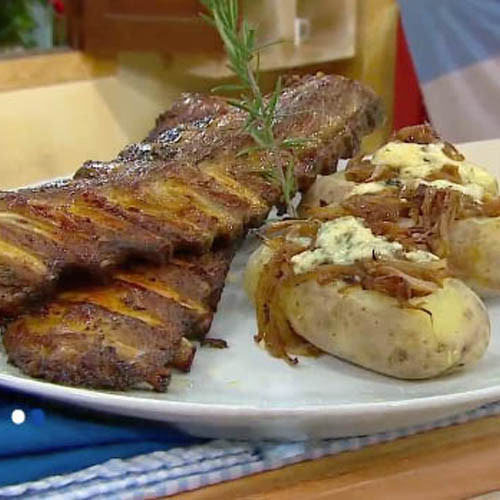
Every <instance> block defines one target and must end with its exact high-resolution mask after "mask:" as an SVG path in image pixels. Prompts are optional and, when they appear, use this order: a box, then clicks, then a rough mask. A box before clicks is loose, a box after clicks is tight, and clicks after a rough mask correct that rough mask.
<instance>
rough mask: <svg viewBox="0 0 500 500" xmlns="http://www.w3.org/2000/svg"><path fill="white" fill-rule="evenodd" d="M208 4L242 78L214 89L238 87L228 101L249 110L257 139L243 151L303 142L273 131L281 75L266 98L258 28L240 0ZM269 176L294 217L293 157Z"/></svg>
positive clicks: (281, 148)
mask: <svg viewBox="0 0 500 500" xmlns="http://www.w3.org/2000/svg"><path fill="white" fill-rule="evenodd" d="M201 2H202V4H203V5H205V7H207V9H208V10H209V12H210V16H205V15H203V14H202V16H203V17H204V19H205V20H206V21H207V22H208V23H210V24H212V25H213V26H215V28H216V29H217V31H218V32H219V34H220V37H221V39H222V41H223V43H224V47H225V50H226V53H227V56H228V60H229V64H228V66H229V68H230V69H231V70H232V71H233V73H235V75H236V76H237V77H238V79H239V83H238V84H231V85H221V86H219V87H216V88H215V89H213V90H214V91H230V92H234V91H239V92H240V93H241V95H240V99H238V100H236V99H231V100H229V104H231V105H232V106H234V107H236V108H239V109H241V110H243V111H245V112H246V113H248V116H247V119H246V121H245V124H244V130H245V132H247V133H248V134H249V135H250V136H251V137H252V138H253V140H254V141H255V143H256V145H255V146H253V147H250V148H247V149H246V150H244V151H242V152H241V153H240V154H248V153H250V152H251V151H255V150H267V151H270V152H271V153H275V157H276V158H278V159H280V161H281V158H282V157H283V155H279V154H278V153H279V152H281V151H284V150H287V151H289V150H290V149H292V148H295V147H299V146H302V145H303V144H304V143H305V142H307V140H306V139H300V138H299V139H285V140H283V141H281V142H279V141H277V139H276V138H275V136H274V133H273V125H274V123H275V121H276V109H277V105H278V100H279V97H280V94H281V78H278V80H277V82H276V85H275V87H274V90H273V92H272V94H271V96H270V97H269V98H268V99H266V98H264V95H263V94H262V91H261V89H260V86H259V66H260V57H259V53H260V50H261V49H262V47H257V46H256V40H255V30H254V29H253V28H251V27H250V25H249V24H248V21H247V20H246V19H242V20H241V22H240V19H239V12H238V0H201ZM267 174H268V177H269V178H270V179H272V180H273V181H275V182H276V183H277V184H279V185H280V187H281V190H282V193H283V199H284V202H285V204H286V207H287V211H288V213H289V215H291V216H293V217H295V216H296V214H295V209H294V207H293V205H292V203H291V202H292V199H293V197H294V195H295V193H296V192H297V182H296V179H295V172H294V163H293V159H292V157H291V156H290V160H289V161H288V162H287V163H286V165H285V166H283V165H282V164H279V165H271V166H270V169H269V171H267Z"/></svg>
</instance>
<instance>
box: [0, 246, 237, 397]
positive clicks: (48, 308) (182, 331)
mask: <svg viewBox="0 0 500 500" xmlns="http://www.w3.org/2000/svg"><path fill="white" fill-rule="evenodd" d="M233 254H234V247H233V248H228V249H221V250H217V251H212V252H208V253H206V254H205V255H201V256H190V257H183V258H175V259H173V260H172V262H170V263H168V264H165V265H163V266H159V267H152V266H151V265H149V266H146V265H135V266H133V267H131V268H129V269H124V270H123V271H120V272H118V273H116V274H115V275H114V277H113V279H112V280H111V281H110V283H108V284H107V285H103V286H91V287H86V288H80V289H76V290H69V291H64V292H61V293H60V294H58V296H57V297H56V298H55V299H54V300H53V301H52V302H50V303H49V304H47V305H45V306H43V307H42V308H41V309H40V310H39V311H37V312H36V313H31V314H25V315H23V316H21V317H20V318H18V319H17V320H15V321H13V322H12V323H10V324H9V325H8V327H7V328H6V331H5V332H4V335H3V342H4V345H5V348H6V350H7V353H8V355H9V360H10V361H11V362H12V363H13V364H14V365H16V366H17V367H19V368H20V369H21V370H23V371H24V372H25V373H27V374H29V375H31V376H34V377H40V378H44V379H46V380H48V381H51V382H57V383H62V384H68V385H79V386H85V387H93V388H107V389H117V390H124V389H127V388H130V387H133V386H137V385H138V384H141V383H147V384H149V385H150V386H151V387H152V388H153V389H154V390H156V391H164V390H165V389H166V387H167V384H168V381H169V379H170V374H171V369H172V368H176V369H179V370H182V371H188V370H189V369H190V367H191V362H192V360H193V357H194V354H195V348H194V346H193V345H192V344H191V342H190V341H189V340H188V339H187V338H186V337H185V336H188V337H189V338H190V339H191V340H194V339H202V338H203V336H204V335H205V333H206V332H207V331H208V329H209V328H210V324H211V322H212V318H213V314H214V311H215V308H216V306H217V302H218V300H219V296H220V293H221V292H222V288H223V285H224V278H225V275H226V273H227V270H228V268H229V265H230V263H231V259H232V256H233Z"/></svg>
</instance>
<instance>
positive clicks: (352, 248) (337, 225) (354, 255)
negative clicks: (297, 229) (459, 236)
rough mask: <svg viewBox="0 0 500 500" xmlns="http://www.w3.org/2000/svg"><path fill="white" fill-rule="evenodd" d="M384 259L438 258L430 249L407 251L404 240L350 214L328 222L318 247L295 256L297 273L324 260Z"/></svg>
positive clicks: (428, 259) (352, 261) (337, 261)
mask: <svg viewBox="0 0 500 500" xmlns="http://www.w3.org/2000/svg"><path fill="white" fill-rule="evenodd" d="M374 255H375V256H376V257H377V258H382V259H389V260H390V259H397V258H399V259H401V258H407V259H408V260H412V261H414V262H422V261H426V262H428V261H430V260H436V259H437V257H436V256H435V255H433V254H431V253H429V252H424V251H422V250H416V251H412V252H405V251H404V249H403V246H402V245H401V243H398V242H397V241H388V240H387V239H386V238H384V237H382V236H375V235H374V234H373V233H372V232H371V230H370V229H369V228H367V227H365V226H364V225H363V223H362V219H359V218H356V217H352V216H347V217H340V218H338V219H335V220H332V221H328V222H325V223H323V224H322V225H321V227H320V229H319V231H318V235H317V238H316V248H314V249H312V250H306V251H305V252H301V253H299V254H297V255H294V256H293V257H292V259H291V260H292V263H293V270H294V272H295V274H301V273H306V272H309V271H312V270H313V269H315V268H316V267H318V266H320V265H321V264H336V265H349V264H353V263H354V262H356V261H359V260H362V259H371V258H373V256H374Z"/></svg>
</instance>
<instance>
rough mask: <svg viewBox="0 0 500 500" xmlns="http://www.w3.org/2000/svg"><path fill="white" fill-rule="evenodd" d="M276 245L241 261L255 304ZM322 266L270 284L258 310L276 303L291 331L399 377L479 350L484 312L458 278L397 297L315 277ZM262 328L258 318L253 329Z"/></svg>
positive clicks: (444, 367) (443, 369)
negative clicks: (270, 293)
mask: <svg viewBox="0 0 500 500" xmlns="http://www.w3.org/2000/svg"><path fill="white" fill-rule="evenodd" d="M279 251H280V245H279V244H274V242H272V241H271V244H270V242H267V243H266V244H263V245H262V246H261V247H260V248H258V249H257V250H256V251H255V252H254V253H253V254H252V255H251V257H250V259H249V261H248V264H247V268H246V273H245V280H244V283H245V289H246V292H247V294H248V296H249V297H250V299H251V300H252V301H253V302H254V304H255V305H256V307H257V308H258V302H259V300H258V299H259V293H261V292H262V285H263V284H262V280H263V279H264V278H265V277H267V276H268V275H269V274H270V273H271V272H272V271H273V270H275V269H276V268H277V263H276V262H273V259H274V258H276V255H277V254H278V253H279ZM292 260H293V259H292ZM322 267H324V265H321V264H320V265H319V266H318V267H317V268H316V274H315V275H312V274H311V273H305V274H304V275H303V279H299V280H297V279H296V277H294V278H293V279H295V282H294V283H293V285H292V286H282V287H281V289H280V287H279V284H278V285H277V286H275V285H273V290H274V292H275V294H274V296H273V297H272V298H270V299H269V298H266V299H265V302H266V307H267V308H268V309H269V310H268V311H267V313H266V314H268V315H272V314H273V313H276V309H279V310H280V314H282V315H283V318H282V321H281V324H282V325H284V324H285V323H288V324H289V326H290V327H291V329H292V330H293V332H294V334H296V335H297V336H299V337H300V338H301V339H305V341H307V342H308V343H310V344H312V345H313V346H315V347H316V348H318V349H319V350H320V351H323V352H326V353H329V354H332V355H334V356H337V357H339V358H342V359H344V360H347V361H350V362H352V363H354V364H356V365H359V366H361V367H364V368H367V369H370V370H373V371H376V372H379V373H382V374H385V375H389V376H392V377H397V378H402V379H426V378H431V377H436V376H439V375H443V374H446V373H449V372H452V371H455V370H459V369H463V368H466V367H469V366H470V365H472V364H474V363H475V362H476V361H477V360H479V359H480V358H481V356H482V355H483V354H484V352H485V350H486V348H487V345H488V342H489V337H490V325H489V319H488V315H487V312H486V310H485V307H484V305H483V304H482V302H481V300H480V299H479V298H478V296H477V295H476V294H475V293H474V292H473V291H472V290H470V289H469V288H468V287H467V286H466V285H465V284H464V283H462V282H461V281H459V280H457V279H455V278H444V279H443V280H442V282H441V283H440V286H437V287H435V289H434V290H433V291H432V292H431V293H427V294H426V295H425V296H420V297H413V298H411V299H409V300H408V301H407V302H406V303H405V304H402V303H401V301H400V300H398V299H397V298H396V297H393V296H390V295H389V294H387V293H383V292H382V291H379V290H375V289H364V286H363V285H362V284H360V283H347V282H346V281H344V280H343V279H338V280H327V281H325V282H321V280H320V279H318V277H321V275H322ZM327 269H328V268H327V267H325V273H326V272H327ZM280 273H281V271H280ZM263 277H264V278H263ZM277 290H278V295H276V291H277ZM272 308H275V309H272ZM262 327H263V325H261V324H260V323H259V334H261V333H262V332H261V331H260V329H261V328H262ZM268 333H269V332H268ZM261 340H264V343H265V344H266V343H267V342H268V341H269V343H270V344H271V345H270V349H269V350H270V351H271V352H272V353H273V354H274V355H279V351H276V349H275V347H276V339H272V338H270V339H267V338H265V336H264V338H262V337H261ZM268 347H269V346H268ZM273 348H274V349H273ZM277 352H278V354H277Z"/></svg>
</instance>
